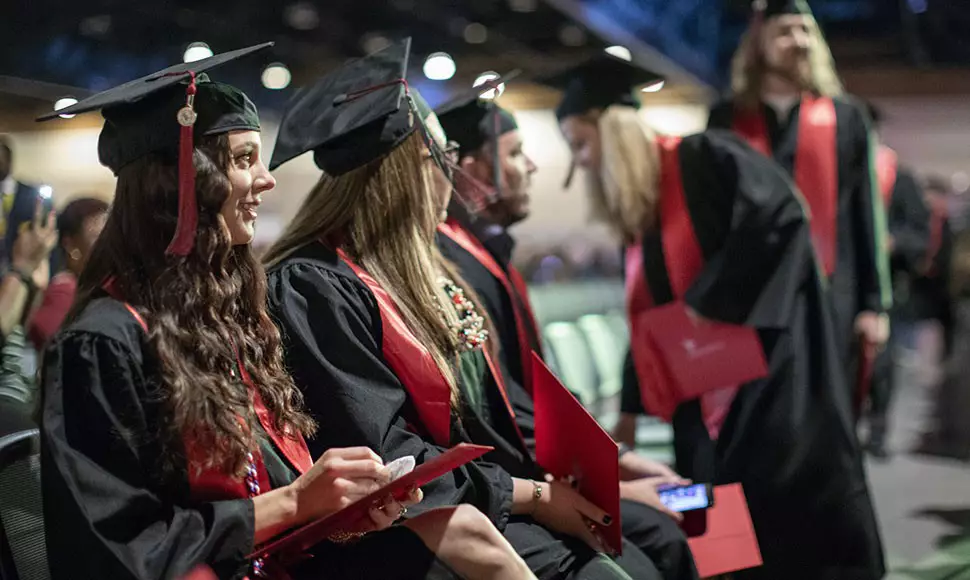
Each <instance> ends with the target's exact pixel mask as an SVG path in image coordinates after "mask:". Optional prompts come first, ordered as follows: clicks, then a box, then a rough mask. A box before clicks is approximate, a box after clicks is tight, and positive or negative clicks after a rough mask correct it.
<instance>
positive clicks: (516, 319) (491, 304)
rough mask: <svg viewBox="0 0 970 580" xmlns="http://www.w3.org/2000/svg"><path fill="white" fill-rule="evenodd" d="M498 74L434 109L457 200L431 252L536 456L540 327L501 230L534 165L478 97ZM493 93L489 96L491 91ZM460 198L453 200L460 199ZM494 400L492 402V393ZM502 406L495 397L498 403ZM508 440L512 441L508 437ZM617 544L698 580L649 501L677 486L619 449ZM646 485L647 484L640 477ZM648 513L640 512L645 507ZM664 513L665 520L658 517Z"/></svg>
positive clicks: (668, 574) (661, 469)
mask: <svg viewBox="0 0 970 580" xmlns="http://www.w3.org/2000/svg"><path fill="white" fill-rule="evenodd" d="M512 76H513V75H505V76H503V77H500V78H498V79H495V80H492V81H489V82H488V84H487V85H486V86H481V87H477V88H474V89H472V90H471V91H466V92H465V93H464V94H461V95H458V96H457V97H455V98H453V99H451V100H449V101H448V102H447V103H445V104H443V105H441V106H440V107H438V109H437V110H436V113H437V115H438V120H439V121H440V122H441V126H442V127H443V128H444V130H445V133H447V135H448V138H449V139H451V140H452V141H455V142H457V143H458V145H459V149H458V159H459V162H458V166H457V167H456V170H455V179H454V182H455V194H456V198H454V199H452V202H451V204H450V206H449V211H448V219H447V220H446V221H445V222H444V223H442V224H440V225H439V226H438V238H437V239H438V247H439V248H440V249H441V252H442V254H444V256H445V257H446V258H448V259H449V260H451V261H452V263H453V264H454V265H455V266H456V267H457V268H458V271H459V272H460V273H461V276H462V277H463V278H464V279H465V280H466V281H467V282H468V283H469V284H470V285H471V286H472V287H473V288H474V289H475V292H476V294H477V295H478V296H479V298H480V299H481V302H482V306H483V307H484V308H485V310H487V311H488V313H489V315H490V317H491V321H492V325H493V327H494V328H495V331H496V335H497V337H498V339H499V341H500V346H501V349H500V350H499V359H500V361H501V363H502V365H503V368H504V369H506V380H505V386H506V391H507V393H508V398H509V401H510V403H511V405H512V409H513V411H514V413H515V424H516V425H517V426H518V428H519V431H520V432H521V433H522V435H523V437H524V438H525V440H526V442H527V446H528V447H529V453H530V457H533V458H534V457H535V405H534V403H533V400H532V386H531V376H530V375H531V372H530V371H531V363H530V361H531V358H532V353H533V352H535V353H537V354H539V353H541V352H542V348H541V345H540V341H539V332H538V323H537V322H536V319H535V316H534V315H533V313H532V307H531V304H530V302H529V295H528V289H527V288H526V285H525V282H524V280H523V278H522V276H521V274H519V272H518V271H517V270H516V268H515V266H513V265H512V264H511V259H512V250H513V248H514V244H515V241H514V240H513V239H512V237H511V236H510V235H509V233H508V231H507V229H508V228H509V227H510V226H512V225H514V224H516V223H518V222H520V221H522V220H524V219H525V218H527V217H528V214H529V205H528V202H529V186H530V183H531V175H532V173H534V172H535V171H536V166H535V164H534V163H533V162H532V160H531V159H530V158H529V157H528V156H527V155H526V153H525V152H524V150H523V139H522V135H521V133H520V132H519V127H518V124H517V123H516V120H515V117H514V116H513V115H512V113H510V112H509V111H507V110H505V109H503V108H502V107H500V106H499V105H498V104H497V103H495V102H494V100H490V99H483V98H481V95H482V93H483V92H485V91H486V90H488V88H489V87H496V86H499V85H501V84H504V83H506V82H508V81H509V80H510V79H511V78H512ZM491 90H492V94H494V92H495V89H494V88H493V89H491ZM459 200H460V201H459ZM492 397H493V398H494V399H499V397H498V395H497V394H494V393H493V395H492ZM499 400H500V399H499ZM505 437H506V438H507V439H509V440H514V438H515V434H513V433H510V434H506V435H505ZM620 470H621V474H622V475H623V479H624V480H625V481H624V482H623V483H621V497H622V498H623V501H622V503H621V510H622V525H623V532H624V536H625V537H626V538H627V539H629V540H630V541H631V542H633V544H634V545H636V546H637V547H638V548H640V550H641V551H643V552H644V553H645V554H647V555H648V556H650V558H651V559H652V560H653V562H654V563H655V564H656V566H657V568H658V569H659V570H660V572H661V573H662V574H663V577H664V578H665V579H667V580H674V579H678V578H684V579H687V578H696V577H697V571H696V570H695V567H694V562H693V558H692V557H691V553H690V548H689V547H688V545H687V538H686V537H685V536H684V533H683V532H682V531H681V530H680V528H679V527H678V526H677V524H676V522H675V521H674V519H672V518H671V517H669V516H672V517H673V518H676V519H679V518H680V516H679V514H676V513H675V512H670V511H669V510H667V509H666V507H665V506H664V505H663V503H662V502H661V501H660V498H659V496H657V494H656V491H655V490H656V487H657V486H660V485H677V484H680V483H683V480H682V479H681V478H680V477H679V476H678V475H677V474H676V473H674V472H673V471H672V470H671V469H670V468H669V467H667V466H666V465H663V464H661V463H658V462H655V461H651V460H649V459H647V458H644V457H640V456H639V455H638V454H637V453H635V452H633V450H632V449H630V448H629V447H627V446H622V447H621V450H620ZM648 477H649V478H651V479H650V480H646V479H644V478H648ZM647 503H649V505H651V506H654V507H648V505H645V504H647ZM658 509H659V510H663V511H665V512H666V514H667V515H663V514H661V513H659V512H658V511H657V510H658Z"/></svg>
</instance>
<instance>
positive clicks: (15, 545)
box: [0, 429, 50, 580]
mask: <svg viewBox="0 0 970 580" xmlns="http://www.w3.org/2000/svg"><path fill="white" fill-rule="evenodd" d="M39 441H40V438H39V435H38V430H37V429H26V430H19V431H13V432H7V431H6V430H5V431H4V432H2V433H0V580H48V579H49V578H50V573H49V571H48V569H47V550H46V543H45V540H44V518H43V508H42V506H41V492H40V449H39Z"/></svg>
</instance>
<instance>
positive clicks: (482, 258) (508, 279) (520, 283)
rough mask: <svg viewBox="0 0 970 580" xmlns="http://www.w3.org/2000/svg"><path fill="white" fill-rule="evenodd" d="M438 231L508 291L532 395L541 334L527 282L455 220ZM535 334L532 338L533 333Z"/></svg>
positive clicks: (527, 385) (525, 378)
mask: <svg viewBox="0 0 970 580" xmlns="http://www.w3.org/2000/svg"><path fill="white" fill-rule="evenodd" d="M438 231H439V232H441V233H442V234H444V235H445V236H448V237H449V238H450V239H451V240H452V241H454V242H455V243H456V244H458V245H459V246H461V247H462V249H464V250H465V251H466V252H468V253H469V254H471V255H472V256H473V257H474V258H475V259H476V260H477V261H478V263H479V264H481V265H482V266H483V267H484V268H485V269H486V270H488V272H489V273H490V274H491V275H492V276H494V277H495V279H497V280H498V281H499V283H500V284H502V287H503V288H505V292H506V294H508V296H509V302H511V304H512V313H513V318H514V319H515V334H516V336H518V339H519V357H520V358H521V360H522V376H523V378H524V382H525V384H524V385H522V386H523V387H525V390H526V391H528V393H529V394H530V395H531V394H532V362H531V361H532V344H533V337H535V342H536V345H537V346H538V341H539V333H538V328H537V325H536V321H535V316H534V315H533V313H532V304H531V303H530V302H529V291H528V288H526V285H525V280H523V279H522V275H521V274H519V271H518V270H516V269H515V268H514V267H512V266H511V265H510V266H509V271H508V275H506V272H505V270H504V269H502V266H501V265H499V263H498V262H497V261H496V260H495V258H494V257H493V256H492V254H490V253H489V252H488V250H487V249H485V246H484V245H482V243H481V242H480V241H479V240H478V238H476V237H475V236H474V235H472V233H471V232H469V231H468V230H467V229H465V228H464V227H463V226H462V225H461V224H460V223H459V222H458V221H456V220H455V219H453V218H448V220H447V221H446V222H445V223H443V224H441V225H439V226H438ZM530 332H531V333H532V335H531V336H530V335H529V333H530Z"/></svg>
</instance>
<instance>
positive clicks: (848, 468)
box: [624, 131, 884, 580]
mask: <svg viewBox="0 0 970 580" xmlns="http://www.w3.org/2000/svg"><path fill="white" fill-rule="evenodd" d="M679 153H680V166H681V171H682V176H683V185H684V196H685V199H686V206H687V208H688V211H689V213H690V219H691V221H692V223H693V226H694V231H695V232H696V235H697V238H698V242H699V244H700V248H701V251H702V253H703V257H704V268H703V269H702V270H701V272H700V274H699V275H698V276H697V278H696V279H695V280H694V282H693V284H692V285H691V286H690V287H689V289H688V291H687V292H686V294H685V296H684V300H685V301H686V303H687V304H688V305H690V306H691V307H692V308H694V309H695V310H696V311H697V312H698V313H699V314H700V315H702V316H704V317H706V318H709V319H713V320H718V321H722V322H727V323H731V324H746V325H748V326H751V327H753V328H755V329H757V331H758V334H759V337H760V338H761V342H762V345H763V347H764V351H765V355H766V359H767V361H768V367H769V376H768V377H767V378H765V379H762V380H758V381H754V382H751V383H748V384H745V385H743V386H742V387H741V389H740V390H739V392H738V394H737V397H736V398H735V399H734V402H733V403H732V405H731V407H730V411H729V413H728V415H727V419H726V421H725V423H724V425H723V426H722V428H721V431H720V435H719V438H718V440H717V442H716V444H712V442H711V441H710V438H709V437H708V436H707V431H706V429H705V428H704V425H703V422H702V420H701V414H700V405H699V404H698V402H697V401H696V400H695V401H690V402H686V403H683V404H681V405H680V407H679V408H678V409H677V412H676V414H675V416H674V420H673V423H674V433H675V446H676V452H677V462H678V463H677V466H678V468H679V470H680V472H681V473H682V474H683V475H684V476H685V477H689V478H692V479H694V480H695V481H713V482H714V483H716V484H717V483H729V482H740V483H742V484H743V486H744V492H745V495H746V496H747V499H748V504H749V507H750V510H751V515H752V519H753V521H754V525H755V530H756V533H757V536H758V540H759V543H760V545H761V550H762V554H763V556H764V560H765V565H764V566H763V567H762V568H758V569H755V570H751V571H747V572H743V573H739V574H736V576H737V577H738V578H764V579H766V580H768V579H771V580H776V579H778V578H785V579H805V580H819V579H827V578H832V579H835V578H838V579H840V580H849V579H858V580H874V579H876V578H881V577H882V575H883V573H884V568H883V553H882V546H881V542H880V539H879V535H878V530H877V527H876V521H875V517H874V514H873V509H872V504H871V502H870V499H869V493H868V490H867V483H866V478H865V474H864V471H863V466H862V461H861V457H860V452H859V448H858V444H857V441H856V437H855V433H854V429H853V420H852V411H851V402H850V398H849V392H848V389H847V388H846V387H845V386H844V382H843V381H844V373H843V372H842V370H841V365H840V362H839V360H838V356H837V352H836V349H835V345H834V341H833V330H832V324H831V312H830V304H829V301H828V300H827V299H826V298H825V296H824V293H823V289H822V282H821V280H820V278H819V272H818V269H817V267H816V263H815V257H814V253H813V251H812V248H811V235H810V231H809V225H808V223H807V220H806V218H805V214H804V212H803V208H802V206H801V203H800V202H799V200H798V199H797V198H796V196H794V195H793V194H792V189H791V186H790V184H789V182H788V180H787V179H786V178H785V176H784V175H783V174H782V172H780V171H779V170H778V169H777V166H776V165H775V164H774V163H772V162H771V161H769V160H767V159H765V158H764V157H763V156H761V155H758V154H757V153H755V152H754V151H753V150H752V149H750V148H749V147H748V146H747V145H745V144H743V143H741V142H740V140H738V139H737V138H736V137H734V136H733V135H731V134H728V133H724V132H719V131H708V132H706V133H703V134H700V135H693V136H690V137H687V138H685V139H684V140H683V142H682V143H681V145H680V148H679ZM663 252H664V248H663V246H662V238H661V236H660V234H659V232H658V231H656V230H654V231H650V232H647V233H646V234H645V235H644V239H643V260H644V271H645V273H646V277H647V281H648V287H649V288H650V291H651V293H652V298H653V302H654V304H656V305H661V304H664V303H667V302H669V301H670V300H671V299H672V293H671V287H670V282H669V278H668V273H667V271H666V266H665V262H664V254H663ZM628 376H629V373H628ZM624 388H626V389H631V388H636V386H635V385H634V384H633V383H632V381H630V380H628V381H627V383H626V385H625V386H624ZM624 398H625V399H629V398H632V397H630V395H627V396H626V397H624Z"/></svg>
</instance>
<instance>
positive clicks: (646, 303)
mask: <svg viewBox="0 0 970 580" xmlns="http://www.w3.org/2000/svg"><path fill="white" fill-rule="evenodd" d="M657 143H658V145H659V148H660V192H659V194H660V199H659V201H658V203H659V213H658V217H659V224H660V237H661V243H662V247H663V254H664V266H665V268H666V271H667V277H668V279H669V280H670V290H671V293H672V294H673V299H674V300H680V299H682V298H683V297H684V294H686V293H687V290H688V288H690V285H691V284H692V283H693V282H694V279H695V278H697V275H698V274H700V272H701V270H702V269H703V267H704V254H703V251H702V249H701V246H700V242H699V241H698V239H697V233H696V232H695V231H694V224H693V221H692V220H691V215H690V210H689V208H688V207H687V199H686V197H685V193H684V182H683V179H682V176H681V168H680V154H679V147H680V144H681V139H680V138H679V137H660V138H658V140H657ZM626 304H627V316H628V318H629V320H630V325H631V327H632V326H635V325H636V324H638V321H639V320H640V316H638V315H639V314H640V313H642V312H643V311H645V310H648V309H650V308H652V307H654V306H657V304H655V302H654V299H653V297H652V294H651V290H650V287H649V284H648V281H647V277H646V274H645V271H644V266H643V245H642V242H641V241H640V240H637V241H635V242H634V243H632V244H630V245H629V246H628V247H627V249H626ZM638 335H641V333H640V332H638V330H637V329H636V328H631V332H630V336H631V337H632V336H638ZM647 348H648V347H647V346H646V345H642V344H638V343H637V342H636V341H634V342H631V344H630V351H631V354H632V357H633V365H634V367H635V369H636V371H637V377H638V379H639V380H640V381H641V382H642V383H643V384H650V382H651V381H652V380H653V378H652V377H653V373H652V372H651V371H650V369H649V365H650V362H649V361H650V360H651V354H650V352H649V351H648V350H647ZM736 392H737V387H727V388H723V389H718V390H716V391H712V392H710V393H707V394H705V395H703V396H702V397H701V411H702V414H703V416H704V423H705V425H706V426H707V428H708V431H709V432H710V433H711V436H712V437H713V438H716V437H717V432H718V431H719V430H720V427H721V425H722V424H723V422H724V419H725V418H726V417H727V412H728V409H730V407H731V403H732V402H733V400H734V395H735V394H736ZM641 393H643V397H644V401H643V404H644V407H645V408H646V409H647V410H648V411H650V412H651V413H654V414H656V415H658V416H660V417H662V418H665V419H667V420H669V419H670V417H672V415H673V411H674V409H667V408H663V407H665V406H664V405H663V404H661V403H660V402H659V400H655V399H652V398H651V397H650V393H649V390H646V392H645V390H643V389H641Z"/></svg>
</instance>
